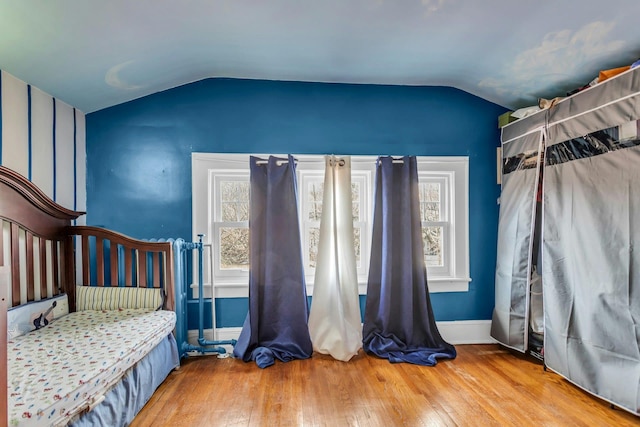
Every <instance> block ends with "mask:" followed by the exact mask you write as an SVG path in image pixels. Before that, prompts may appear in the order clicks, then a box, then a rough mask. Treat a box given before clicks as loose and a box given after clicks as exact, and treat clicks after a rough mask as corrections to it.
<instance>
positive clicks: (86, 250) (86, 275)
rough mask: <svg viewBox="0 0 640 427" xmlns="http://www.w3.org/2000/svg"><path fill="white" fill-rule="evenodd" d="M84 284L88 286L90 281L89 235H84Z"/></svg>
mask: <svg viewBox="0 0 640 427" xmlns="http://www.w3.org/2000/svg"><path fill="white" fill-rule="evenodd" d="M82 285H83V286H88V285H90V283H89V236H87V235H83V236H82Z"/></svg>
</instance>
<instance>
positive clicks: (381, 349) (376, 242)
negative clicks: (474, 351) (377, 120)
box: [363, 156, 456, 366]
mask: <svg viewBox="0 0 640 427" xmlns="http://www.w3.org/2000/svg"><path fill="white" fill-rule="evenodd" d="M375 185H376V188H375V199H374V200H375V201H374V214H373V215H374V216H373V241H372V247H371V261H370V266H369V279H368V283H367V302H366V307H365V314H364V326H363V348H364V349H365V350H366V351H367V352H369V353H373V354H375V355H377V356H379V357H383V358H386V359H389V361H390V362H394V363H395V362H408V363H414V364H418V365H425V366H433V365H435V364H436V363H437V359H438V358H445V359H453V358H455V357H456V350H455V348H454V347H453V346H452V345H451V344H449V343H447V342H446V341H444V339H442V337H441V336H440V333H439V331H438V328H437V326H436V322H435V319H434V315H433V310H432V308H431V299H430V297H429V289H428V285H427V270H426V266H425V262H424V248H423V241H422V226H421V222H420V213H419V212H420V209H419V206H418V203H419V195H418V170H417V162H416V158H415V156H405V157H403V158H402V159H397V160H396V159H393V158H391V157H380V158H379V159H378V163H377V168H376V184H375Z"/></svg>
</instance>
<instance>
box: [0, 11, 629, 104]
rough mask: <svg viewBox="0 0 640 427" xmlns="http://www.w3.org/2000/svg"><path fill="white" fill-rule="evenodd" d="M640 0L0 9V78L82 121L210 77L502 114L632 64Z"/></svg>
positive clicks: (551, 96) (558, 94) (561, 93)
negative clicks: (380, 91) (361, 89)
mask: <svg viewBox="0 0 640 427" xmlns="http://www.w3.org/2000/svg"><path fill="white" fill-rule="evenodd" d="M638 5H639V3H638V0H607V1H595V0H582V1H575V0H539V1H522V0H396V1H391V0H316V1H305V0H297V1H296V0H262V1H260V0H209V1H207V0H182V1H179V0H106V1H104V0H103V1H94V0H56V1H53V0H15V1H14V0H0V69H2V70H4V71H7V72H9V73H10V74H12V75H14V76H15V77H17V78H19V79H21V80H24V81H25V82H27V83H29V84H32V85H34V86H36V87H38V88H40V89H42V90H43V91H45V92H48V93H49V94H51V95H53V96H55V97H56V98H58V99H60V100H62V101H65V102H67V103H69V104H71V105H72V106H74V107H76V108H79V109H80V110H82V111H84V112H86V113H89V112H92V111H96V110H100V109H102V108H106V107H109V106H112V105H115V104H119V103H122V102H126V101H129V100H131V99H135V98H139V97H141V96H145V95H148V94H151V93H154V92H158V91H161V90H165V89H169V88H172V87H175V86H179V85H182V84H185V83H189V82H192V81H196V80H201V79H204V78H207V77H237V78H251V79H269V80H295V81H314V82H342V83H375V84H397V85H439V86H440V85H444V86H453V87H456V88H459V89H462V90H465V91H467V92H470V93H472V94H475V95H478V96H480V97H482V98H485V99H487V100H490V101H493V102H495V103H497V104H500V105H503V106H505V107H509V108H519V107H522V106H525V105H532V104H535V102H536V99H537V98H539V97H544V98H553V97H555V96H560V95H564V94H565V93H566V92H567V90H571V89H575V88H577V87H579V86H582V85H584V84H586V83H588V82H589V81H590V80H591V79H592V78H593V77H595V76H596V75H597V74H598V71H599V70H601V69H607V68H613V67H618V66H623V65H629V64H631V63H632V62H633V61H635V60H637V59H638V58H640V25H639V24H638V17H639V12H640V8H639V7H638Z"/></svg>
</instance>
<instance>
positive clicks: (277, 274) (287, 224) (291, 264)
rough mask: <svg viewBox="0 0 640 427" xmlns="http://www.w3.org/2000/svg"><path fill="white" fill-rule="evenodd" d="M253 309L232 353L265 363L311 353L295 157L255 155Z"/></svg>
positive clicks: (252, 161) (252, 181)
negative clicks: (263, 158) (263, 156)
mask: <svg viewBox="0 0 640 427" xmlns="http://www.w3.org/2000/svg"><path fill="white" fill-rule="evenodd" d="M250 169H251V177H250V185H251V208H250V216H249V223H250V228H249V235H250V255H249V256H250V258H249V259H250V265H251V266H250V274H249V312H248V313H247V317H246V319H245V322H244V325H243V327H242V332H241V333H240V337H239V338H238V343H237V344H236V346H235V349H234V351H233V354H234V356H235V357H238V358H241V359H242V360H244V361H245V362H248V361H250V360H254V361H255V362H256V364H257V365H258V366H259V367H261V368H266V367H268V366H271V365H273V364H274V363H275V359H278V360H280V361H283V362H288V361H290V360H294V359H306V358H308V357H311V354H312V352H313V347H312V344H311V338H310V337H309V328H308V324H307V320H308V314H309V311H308V306H307V291H306V287H305V278H304V270H303V264H302V249H301V245H300V227H299V221H298V208H297V206H298V204H297V184H296V175H295V162H294V159H293V157H291V156H289V158H288V159H279V158H276V157H273V156H270V157H269V159H268V160H267V161H265V160H261V159H259V158H256V157H251V159H250Z"/></svg>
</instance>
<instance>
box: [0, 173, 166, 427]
mask: <svg viewBox="0 0 640 427" xmlns="http://www.w3.org/2000/svg"><path fill="white" fill-rule="evenodd" d="M80 215H83V212H75V211H71V210H68V209H65V208H64V207H62V206H60V205H58V204H56V203H55V202H53V201H52V200H51V199H50V198H49V197H47V196H46V195H45V194H44V193H43V192H42V191H41V190H39V189H38V188H37V187H36V186H35V185H33V184H32V183H31V182H30V181H28V180H27V179H25V178H24V177H22V176H21V175H20V174H18V173H16V172H14V171H12V170H10V169H8V168H6V167H2V166H0V230H2V234H1V235H0V237H1V238H0V322H1V323H0V334H1V338H0V339H1V340H2V342H3V343H5V345H3V346H2V347H1V349H0V365H1V366H0V382H1V383H3V384H5V386H3V387H1V388H0V408H2V411H1V412H2V413H1V414H0V425H6V424H7V422H8V421H7V420H8V414H9V411H8V409H9V408H8V407H7V402H8V400H9V396H8V387H9V386H10V384H8V378H9V377H10V375H8V369H7V355H8V351H11V350H8V346H7V345H6V343H7V342H8V336H7V328H8V325H7V313H8V310H15V309H16V307H22V306H26V305H30V304H32V305H33V304H36V301H39V300H45V301H47V300H49V299H51V298H54V297H57V296H60V295H63V294H66V298H67V299H68V307H69V312H70V314H69V315H71V314H73V313H74V312H76V311H77V306H78V304H77V303H78V301H76V293H77V290H76V287H77V286H83V287H87V286H88V287H90V288H83V289H86V290H95V289H101V288H104V289H107V288H109V289H108V290H109V292H111V291H113V292H119V291H120V288H124V289H141V292H147V290H151V291H150V292H152V293H154V295H156V294H157V295H160V296H161V300H160V301H161V307H157V308H162V310H160V311H164V312H165V313H164V314H168V312H170V314H171V316H172V317H173V325H174V327H175V313H174V312H173V310H174V304H175V299H174V274H173V270H174V256H173V245H172V242H170V241H169V242H148V241H140V240H136V239H132V238H129V237H126V236H124V235H122V234H119V233H116V232H113V231H110V230H106V229H103V228H98V227H87V226H72V225H71V224H72V221H73V220H75V219H76V218H78V217H79V216H80ZM111 288H114V289H111ZM115 288H118V289H115ZM142 288H144V290H142ZM153 289H156V290H159V291H158V292H155V291H152V290H153ZM94 297H95V296H94ZM118 298H120V296H118ZM113 301H115V300H113ZM113 301H111V302H110V303H111V304H112V305H113V304H115V305H114V306H113V307H110V308H105V307H102V311H105V310H109V309H115V310H120V311H122V307H120V306H119V305H118V304H124V303H120V302H118V303H114V302H113ZM99 305H100V304H99ZM126 308H127V309H133V310H139V309H140V308H141V307H134V306H127V307H126ZM149 311H150V312H151V313H150V314H151V315H154V313H153V312H157V311H158V310H149ZM155 315H157V313H155ZM57 322H58V320H55V321H53V323H54V324H56V323H57ZM164 327H165V328H166V325H165V326H164ZM172 329H173V328H169V329H168V331H169V332H168V333H167V335H166V337H164V338H166V340H167V341H168V344H164V345H165V347H166V348H167V349H169V350H166V351H170V352H171V353H175V357H172V358H169V359H171V360H173V362H170V364H171V369H173V368H174V367H176V366H177V365H176V364H179V358H178V357H177V350H174V349H175V348H176V343H175V339H173V336H172V332H171V330H172ZM40 332H41V331H39V330H38V331H33V332H29V333H28V334H26V335H31V334H38V333H40ZM9 342H11V341H9ZM163 342H164V341H163ZM159 347H160V345H158V348H159ZM154 350H156V351H159V350H157V349H156V348H154ZM149 353H151V350H149ZM145 356H146V355H142V356H140V357H136V358H132V360H133V359H135V363H134V364H133V365H132V366H126V367H123V368H119V369H121V370H122V375H121V377H120V378H119V379H118V380H119V381H124V380H126V377H127V374H128V373H130V372H131V370H133V369H136V368H137V366H138V364H139V362H141V361H142V360H144V357H145ZM161 357H164V356H162V355H161ZM175 360H177V362H175ZM174 362H175V363H174ZM39 369H40V368H39ZM43 369H44V368H43ZM151 369H153V368H151ZM162 369H163V372H159V373H154V375H155V376H156V377H157V378H160V379H159V380H158V381H160V382H161V381H162V380H163V379H164V378H165V377H166V375H168V373H169V372H170V370H169V372H168V371H167V369H168V368H167V367H163V368H162ZM154 378H155V377H154ZM156 382H157V381H156ZM116 388H117V387H116V386H115V385H114V382H113V381H110V384H109V390H105V391H104V393H103V394H102V395H101V396H100V397H101V398H100V399H97V398H95V397H94V398H93V400H92V401H91V402H85V403H80V404H76V405H75V408H74V414H66V415H73V422H79V425H82V420H83V418H86V419H87V420H88V421H87V422H86V424H91V423H93V422H96V421H95V420H93V421H92V420H91V418H90V417H89V413H90V411H91V412H93V410H94V408H96V409H97V408H99V405H102V404H103V403H101V401H102V399H103V398H104V397H105V396H107V397H108V395H109V393H112V392H113V390H115V389H116ZM9 393H12V392H9ZM145 393H146V394H147V395H149V396H150V393H153V390H150V391H149V390H148V391H146V392H145ZM147 398H148V397H147ZM98 400H100V401H98ZM140 400H141V401H140V402H138V406H140V404H141V405H144V402H146V398H145V397H143V398H141V399H140ZM25 403H26V405H27V406H29V405H31V403H30V402H25ZM21 404H22V403H21ZM126 409H127V411H129V412H130V413H137V411H138V410H139V409H141V406H140V408H134V409H133V410H130V409H131V408H126ZM98 412H99V411H97V412H96V413H98ZM23 415H24V418H25V420H24V421H25V425H32V424H33V425H57V424H59V423H60V422H61V421H60V419H61V418H60V417H58V416H57V415H56V416H54V417H53V421H50V420H51V417H50V420H49V421H47V419H46V415H47V414H44V411H42V410H40V411H37V413H31V412H30V411H27V410H25V412H24V414H23ZM67 418H69V417H66V418H65V420H66V419H67ZM56 420H57V421H56ZM21 422H22V421H21ZM64 422H65V423H66V421H64ZM113 422H117V421H113ZM15 423H16V421H15V420H14V421H12V424H15ZM20 425H21V424H20Z"/></svg>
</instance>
